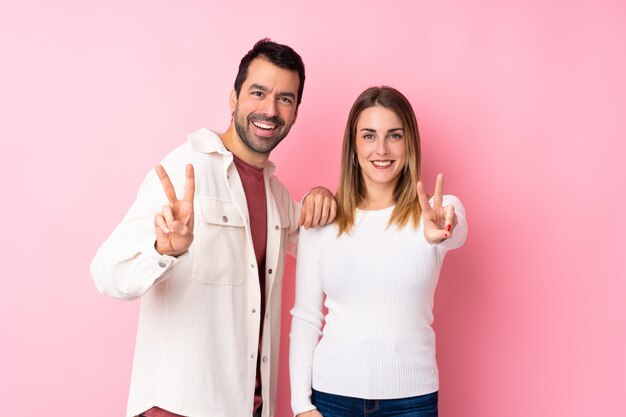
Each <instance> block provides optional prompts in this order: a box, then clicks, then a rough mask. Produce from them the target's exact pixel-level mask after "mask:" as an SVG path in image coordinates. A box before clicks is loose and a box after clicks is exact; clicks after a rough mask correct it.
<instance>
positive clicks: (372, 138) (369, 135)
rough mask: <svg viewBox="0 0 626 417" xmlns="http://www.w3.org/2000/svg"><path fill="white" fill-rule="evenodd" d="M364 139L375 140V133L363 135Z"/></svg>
mask: <svg viewBox="0 0 626 417" xmlns="http://www.w3.org/2000/svg"><path fill="white" fill-rule="evenodd" d="M363 139H365V140H374V135H372V134H369V133H367V134H365V135H363Z"/></svg>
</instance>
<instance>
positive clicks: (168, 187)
mask: <svg viewBox="0 0 626 417" xmlns="http://www.w3.org/2000/svg"><path fill="white" fill-rule="evenodd" d="M154 170H155V171H156V173H157V175H158V176H159V180H161V186H162V187H163V191H165V195H166V196H167V199H168V200H169V202H170V203H175V202H176V200H177V198H176V191H174V186H173V185H172V182H171V181H170V177H169V176H168V175H167V172H165V168H163V167H162V166H161V164H157V166H155V167H154Z"/></svg>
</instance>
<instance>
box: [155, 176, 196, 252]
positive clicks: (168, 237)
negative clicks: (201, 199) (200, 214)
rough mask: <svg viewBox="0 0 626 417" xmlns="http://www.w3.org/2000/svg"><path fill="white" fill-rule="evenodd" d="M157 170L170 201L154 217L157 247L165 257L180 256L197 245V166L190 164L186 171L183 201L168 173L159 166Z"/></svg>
mask: <svg viewBox="0 0 626 417" xmlns="http://www.w3.org/2000/svg"><path fill="white" fill-rule="evenodd" d="M154 170H155V171H156V173H157V175H158V176H159V179H160V180H161V185H162V186H163V191H165V195H166V196H167V199H168V200H169V204H168V205H166V206H164V207H163V210H162V211H161V212H160V213H158V214H157V215H156V216H154V229H155V232H156V243H155V244H154V247H155V249H156V250H157V252H159V253H160V254H161V255H171V256H178V255H180V254H181V253H184V252H185V251H187V249H189V246H191V242H193V195H194V193H195V190H196V184H195V179H194V172H193V165H191V164H187V167H186V168H185V177H186V178H185V193H184V195H183V198H182V199H180V200H179V199H178V198H177V197H176V191H175V190H174V186H173V185H172V182H171V181H170V177H168V175H167V172H165V169H163V167H162V166H161V165H157V166H156V167H155V168H154Z"/></svg>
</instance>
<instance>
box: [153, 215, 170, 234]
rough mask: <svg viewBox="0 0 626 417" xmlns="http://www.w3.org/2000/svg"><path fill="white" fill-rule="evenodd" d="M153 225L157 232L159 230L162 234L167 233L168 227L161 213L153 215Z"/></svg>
mask: <svg viewBox="0 0 626 417" xmlns="http://www.w3.org/2000/svg"><path fill="white" fill-rule="evenodd" d="M154 226H155V227H156V228H157V229H158V230H157V234H158V232H159V231H161V232H162V233H163V234H168V233H169V232H170V229H169V228H168V227H167V222H166V221H165V218H164V217H163V215H162V214H161V213H159V214H157V215H156V216H154Z"/></svg>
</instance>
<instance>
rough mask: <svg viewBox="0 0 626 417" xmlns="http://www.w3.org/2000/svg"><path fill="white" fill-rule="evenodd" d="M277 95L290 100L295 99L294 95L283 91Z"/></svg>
mask: <svg viewBox="0 0 626 417" xmlns="http://www.w3.org/2000/svg"><path fill="white" fill-rule="evenodd" d="M278 95H279V96H281V97H289V98H291V99H293V100H295V99H296V95H295V94H294V93H292V92H291V91H284V92H282V93H279V94H278Z"/></svg>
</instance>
